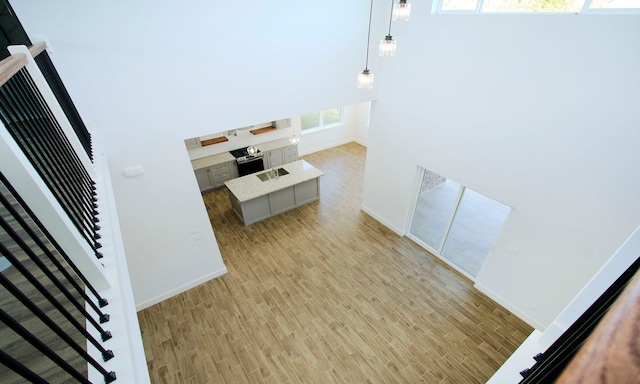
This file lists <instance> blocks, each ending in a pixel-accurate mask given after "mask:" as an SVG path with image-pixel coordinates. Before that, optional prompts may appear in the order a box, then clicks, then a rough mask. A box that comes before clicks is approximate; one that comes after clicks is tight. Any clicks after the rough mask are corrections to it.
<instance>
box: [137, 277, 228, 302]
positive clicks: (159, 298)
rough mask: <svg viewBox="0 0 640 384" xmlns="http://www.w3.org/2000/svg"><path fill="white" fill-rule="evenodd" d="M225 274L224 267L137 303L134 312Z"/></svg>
mask: <svg viewBox="0 0 640 384" xmlns="http://www.w3.org/2000/svg"><path fill="white" fill-rule="evenodd" d="M227 272H228V271H227V268H226V267H224V268H222V269H219V270H217V271H215V272H213V273H210V274H208V275H205V276H203V277H201V278H199V279H197V280H194V281H192V282H190V283H188V284H185V285H183V286H181V287H178V288H176V289H172V290H171V291H169V292H167V293H164V294H162V295H160V296H157V297H154V298H153V299H151V300H147V301H145V302H142V303H138V304H136V311H138V312H139V311H142V310H143V309H145V308H149V307H150V306H152V305H154V304H158V303H159V302H161V301H163V300H166V299H168V298H170V297H173V296H175V295H178V294H181V293H182V292H185V291H187V290H189V289H191V288H193V287H197V286H198V285H200V284H203V283H206V282H207V281H209V280H213V279H215V278H216V277H220V276H222V275H226V274H227Z"/></svg>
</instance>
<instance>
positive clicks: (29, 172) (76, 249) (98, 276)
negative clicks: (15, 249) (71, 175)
mask: <svg viewBox="0 0 640 384" xmlns="http://www.w3.org/2000/svg"><path fill="white" fill-rule="evenodd" d="M0 164H1V165H2V173H4V175H5V177H6V178H7V179H8V180H9V182H10V183H11V185H12V186H13V188H15V190H16V191H17V192H18V193H19V194H20V197H22V199H23V200H24V201H25V202H26V204H27V205H28V206H29V207H30V208H31V210H33V211H34V213H35V214H36V215H37V216H38V218H39V219H40V221H41V222H42V224H43V225H44V226H45V228H46V229H47V230H48V231H49V233H51V236H53V238H54V239H56V241H57V242H58V244H60V246H61V247H62V249H63V250H64V251H65V253H66V254H67V255H68V256H69V258H70V259H71V260H73V262H74V263H75V264H76V266H77V267H78V269H79V270H80V271H81V272H82V274H83V275H85V277H86V278H87V279H88V280H89V281H91V283H92V285H93V286H94V287H95V288H96V289H97V290H98V291H99V290H102V289H106V288H108V287H109V282H108V280H107V278H106V277H105V275H104V273H105V271H104V266H103V265H102V264H101V263H100V261H99V260H98V259H97V258H96V257H95V255H94V252H93V251H92V250H91V248H90V247H89V244H87V242H86V241H85V239H84V238H83V237H82V236H81V235H80V233H79V232H78V230H77V228H76V227H75V225H74V224H73V223H72V222H71V220H70V219H69V216H67V213H66V212H65V211H64V210H63V209H62V207H61V206H60V203H58V200H56V198H55V197H54V196H53V194H52V193H51V191H50V190H49V188H48V187H47V186H46V184H45V183H44V181H42V178H40V175H38V172H37V171H36V170H35V169H34V168H33V166H32V165H31V163H30V162H29V160H28V159H27V157H26V156H25V155H24V153H23V152H22V150H21V149H20V147H19V146H18V144H17V143H16V142H15V140H13V137H11V135H10V134H9V132H8V131H7V130H6V128H5V126H4V124H2V123H0Z"/></svg>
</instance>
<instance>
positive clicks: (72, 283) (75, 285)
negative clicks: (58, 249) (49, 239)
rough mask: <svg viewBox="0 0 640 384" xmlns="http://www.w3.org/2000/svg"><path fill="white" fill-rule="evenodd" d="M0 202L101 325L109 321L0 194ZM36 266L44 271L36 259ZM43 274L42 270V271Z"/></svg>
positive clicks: (78, 306)
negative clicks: (94, 314)
mask: <svg viewBox="0 0 640 384" xmlns="http://www.w3.org/2000/svg"><path fill="white" fill-rule="evenodd" d="M0 202H2V204H4V207H5V209H7V210H8V211H9V213H10V214H11V215H12V216H13V218H14V219H15V220H16V222H17V223H18V224H20V227H22V229H23V230H24V231H25V232H26V233H27V234H28V235H29V236H30V237H31V239H32V240H33V241H34V242H35V243H36V245H37V246H38V247H39V248H40V250H41V251H42V252H43V253H44V254H45V255H46V256H47V257H48V258H49V260H50V261H51V262H52V263H53V264H54V265H55V266H56V267H57V268H58V270H59V271H60V272H61V273H62V274H63V276H64V277H65V278H66V279H67V281H69V283H70V284H71V285H72V286H73V287H74V288H75V289H76V291H77V292H78V293H79V294H80V296H82V297H83V298H84V299H85V301H86V302H88V303H89V305H90V306H91V307H92V308H93V309H94V310H95V311H96V313H97V314H98V316H99V319H100V322H101V323H106V322H107V321H109V315H108V314H106V313H103V312H102V311H101V310H100V308H98V306H97V305H96V304H95V303H94V302H93V300H91V298H90V297H89V296H87V294H86V293H85V292H84V290H83V289H82V288H81V287H80V286H79V285H78V284H77V283H76V282H75V280H74V279H73V277H72V276H71V275H70V274H69V272H67V270H66V269H65V268H64V266H63V265H62V264H60V262H59V261H58V259H57V258H56V257H55V256H54V255H53V254H52V253H51V251H50V250H49V247H47V246H46V244H44V243H43V242H42V240H41V239H40V236H38V234H37V233H35V232H34V231H33V230H32V229H31V226H30V225H29V224H28V223H27V222H25V220H24V219H23V218H22V216H21V215H20V213H19V212H18V211H17V210H16V209H15V208H14V207H13V206H12V205H11V203H10V202H9V200H8V199H6V198H5V196H3V195H2V194H0ZM34 257H36V259H37V256H35V255H34ZM36 264H37V265H38V266H39V267H40V268H41V269H46V266H45V265H44V264H43V263H42V262H39V259H37V261H36ZM43 272H44V270H43ZM45 274H46V273H45ZM49 274H51V276H49ZM49 274H47V276H48V277H49V278H50V279H52V281H53V279H54V278H55V277H53V273H52V272H49ZM54 283H55V281H54ZM60 284H61V283H60ZM59 288H60V287H59ZM60 289H61V290H62V288H60ZM63 293H64V294H65V296H67V293H66V292H63ZM68 296H71V295H70V293H69V295H68ZM70 301H71V302H72V303H73V304H74V305H75V306H76V307H77V308H78V310H79V311H81V312H84V313H86V315H85V316H90V315H89V314H88V313H87V312H86V311H85V309H84V307H83V306H82V305H81V304H80V303H77V302H76V301H75V299H70Z"/></svg>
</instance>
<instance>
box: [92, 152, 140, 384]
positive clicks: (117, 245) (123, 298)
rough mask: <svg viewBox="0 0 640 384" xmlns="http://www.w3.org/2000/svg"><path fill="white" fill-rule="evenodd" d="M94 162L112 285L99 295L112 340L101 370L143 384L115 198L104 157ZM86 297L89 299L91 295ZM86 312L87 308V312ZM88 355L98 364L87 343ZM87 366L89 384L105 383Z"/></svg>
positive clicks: (96, 354)
mask: <svg viewBox="0 0 640 384" xmlns="http://www.w3.org/2000/svg"><path fill="white" fill-rule="evenodd" d="M95 161H96V167H97V170H98V180H100V182H99V183H98V186H99V187H98V190H97V192H98V199H99V200H98V201H99V204H100V209H101V212H102V215H101V217H102V220H101V224H102V230H101V231H100V233H101V235H102V240H101V241H102V243H103V244H104V248H102V250H103V252H104V258H103V259H102V261H103V263H104V264H105V267H106V268H105V274H106V276H107V278H108V279H109V282H110V283H111V288H109V289H107V290H104V291H101V292H100V295H101V296H102V297H103V298H105V299H107V300H108V301H109V305H108V306H106V307H104V311H105V312H106V313H109V315H110V316H111V321H110V322H109V323H106V324H105V327H106V329H108V330H109V331H111V333H112V334H113V338H112V339H110V340H108V341H107V342H106V343H105V344H104V345H105V347H106V348H108V349H111V350H112V351H113V352H114V355H115V357H114V358H113V359H111V360H109V361H107V362H106V363H104V364H103V366H104V367H105V369H107V370H108V371H114V372H115V373H116V375H117V377H118V381H123V382H127V383H141V384H146V383H150V378H149V370H148V368H147V361H146V358H145V353H144V346H143V343H142V335H141V333H140V324H139V323H138V316H137V314H136V308H135V302H134V298H133V290H132V288H131V278H130V276H129V269H128V266H127V259H126V255H125V251H124V244H123V242H122V235H121V231H120V223H119V220H118V212H117V209H116V203H115V197H114V196H113V191H112V189H111V186H112V183H111V178H110V173H109V164H108V161H107V157H106V155H104V154H103V153H102V154H100V155H99V156H96V158H95ZM103 187H104V188H103ZM89 295H90V296H91V294H89ZM89 308H90V307H89V305H88V304H87V310H89ZM86 329H87V330H88V331H89V332H91V333H92V335H93V336H94V337H96V338H97V339H99V337H100V335H99V334H98V332H97V331H95V329H94V328H93V327H92V326H87V327H86ZM87 351H90V354H91V355H92V356H93V357H94V358H96V360H98V361H101V359H100V357H101V355H100V352H99V351H98V350H97V349H96V348H95V347H94V346H93V345H92V344H91V343H89V342H87ZM88 366H89V379H90V380H91V381H92V382H94V383H97V382H102V381H104V378H103V376H102V374H100V373H99V372H98V371H97V370H96V369H95V368H93V367H92V366H91V365H88Z"/></svg>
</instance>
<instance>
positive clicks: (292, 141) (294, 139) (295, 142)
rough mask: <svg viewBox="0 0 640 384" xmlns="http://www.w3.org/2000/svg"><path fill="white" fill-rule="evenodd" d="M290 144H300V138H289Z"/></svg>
mask: <svg viewBox="0 0 640 384" xmlns="http://www.w3.org/2000/svg"><path fill="white" fill-rule="evenodd" d="M289 142H290V143H291V144H298V143H299V142H300V138H299V137H298V136H296V135H293V136H291V137H290V138H289Z"/></svg>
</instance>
